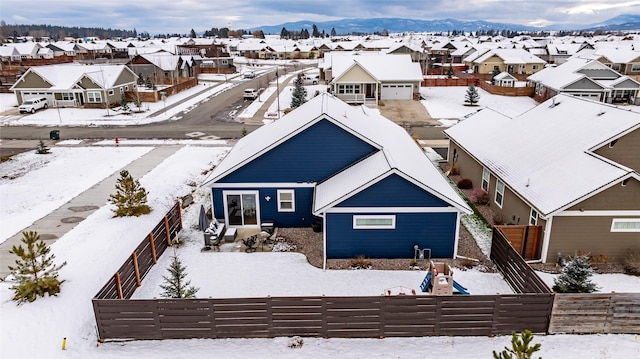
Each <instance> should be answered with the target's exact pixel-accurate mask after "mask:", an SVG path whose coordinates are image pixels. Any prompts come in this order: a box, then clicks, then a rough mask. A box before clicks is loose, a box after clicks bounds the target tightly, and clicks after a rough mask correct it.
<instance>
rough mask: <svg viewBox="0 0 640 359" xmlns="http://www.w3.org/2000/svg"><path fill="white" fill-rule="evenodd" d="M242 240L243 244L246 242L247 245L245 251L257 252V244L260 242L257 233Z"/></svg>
mask: <svg viewBox="0 0 640 359" xmlns="http://www.w3.org/2000/svg"><path fill="white" fill-rule="evenodd" d="M241 240H242V244H244V246H245V247H246V248H245V249H244V251H245V252H247V253H252V252H255V251H256V250H257V248H256V245H257V244H258V236H257V235H253V236H250V237H249V238H247V239H241Z"/></svg>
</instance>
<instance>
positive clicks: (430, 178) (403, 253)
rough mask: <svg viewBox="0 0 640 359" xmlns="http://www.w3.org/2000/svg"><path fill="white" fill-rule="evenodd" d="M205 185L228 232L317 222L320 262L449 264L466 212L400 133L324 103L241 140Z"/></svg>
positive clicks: (322, 98)
mask: <svg viewBox="0 0 640 359" xmlns="http://www.w3.org/2000/svg"><path fill="white" fill-rule="evenodd" d="M205 185H207V186H210V187H211V194H212V208H213V215H214V217H216V218H217V219H218V220H220V221H224V222H225V223H226V225H227V226H229V227H256V228H259V227H260V226H261V224H263V223H265V222H271V223H274V224H275V226H276V227H310V226H312V223H314V222H317V221H322V223H323V227H322V228H323V238H324V248H325V260H326V259H327V258H351V257H355V256H358V255H364V256H367V257H370V258H412V257H413V256H414V253H415V252H414V245H417V246H418V247H419V248H421V249H422V248H430V249H431V255H432V256H433V257H438V258H452V257H454V256H455V255H456V251H457V242H458V230H459V225H460V214H461V213H469V212H470V209H469V207H468V206H467V204H466V203H465V202H464V200H462V199H461V198H460V197H459V196H458V194H457V192H456V191H455V190H454V189H453V188H452V187H451V185H450V184H449V182H448V181H447V179H446V178H445V177H444V176H443V175H442V173H441V172H440V171H439V170H438V169H437V168H436V167H435V166H434V164H433V163H431V161H430V160H429V159H428V158H427V156H426V155H425V154H424V152H423V151H422V149H421V148H420V147H419V146H418V145H417V144H416V143H415V141H414V140H413V139H412V138H411V136H409V135H408V134H407V132H406V131H404V130H403V129H402V128H401V127H399V126H398V125H396V124H394V123H393V122H391V121H389V120H388V119H386V118H384V117H382V116H381V115H380V114H378V113H376V112H374V111H370V110H368V109H367V108H366V107H360V106H358V107H354V106H349V105H347V104H345V103H344V102H342V101H340V100H339V99H338V98H336V97H334V96H332V95H330V94H327V93H324V94H322V95H319V96H316V97H314V98H313V99H311V100H309V101H308V102H307V103H305V104H304V105H302V106H300V107H299V108H297V109H295V110H293V111H292V112H290V113H289V114H287V115H286V116H284V117H283V118H281V119H280V120H277V121H275V122H274V123H272V124H269V125H265V126H263V127H261V128H259V129H257V130H255V131H253V132H251V133H250V134H248V135H247V136H245V137H243V138H242V139H241V140H239V141H238V143H237V144H236V145H235V146H234V147H233V148H232V149H231V151H230V152H229V153H228V154H227V156H226V157H225V158H224V159H223V160H222V161H221V162H220V163H219V164H218V166H216V167H215V169H214V170H213V171H212V172H211V174H210V175H209V177H208V178H207V180H206V181H205ZM325 264H326V262H325Z"/></svg>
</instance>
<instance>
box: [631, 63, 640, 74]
mask: <svg viewBox="0 0 640 359" xmlns="http://www.w3.org/2000/svg"><path fill="white" fill-rule="evenodd" d="M631 71H633V72H637V71H640V64H633V65H631Z"/></svg>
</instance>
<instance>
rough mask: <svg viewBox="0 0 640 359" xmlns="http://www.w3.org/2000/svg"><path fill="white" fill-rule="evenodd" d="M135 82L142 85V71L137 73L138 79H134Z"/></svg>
mask: <svg viewBox="0 0 640 359" xmlns="http://www.w3.org/2000/svg"><path fill="white" fill-rule="evenodd" d="M136 83H137V84H138V85H144V75H143V74H142V72H141V73H140V74H138V80H137V81H136Z"/></svg>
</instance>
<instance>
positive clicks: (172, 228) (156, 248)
mask: <svg viewBox="0 0 640 359" xmlns="http://www.w3.org/2000/svg"><path fill="white" fill-rule="evenodd" d="M181 229H182V213H181V212H180V203H178V202H176V204H175V205H174V206H173V207H172V208H171V209H170V210H169V212H167V214H166V215H165V216H164V218H163V219H162V220H161V221H160V222H159V223H158V225H156V226H155V228H153V230H152V231H151V233H149V235H147V237H145V239H144V240H143V241H142V242H141V243H140V244H139V245H138V247H137V248H136V249H135V250H134V251H133V253H132V254H131V256H130V257H129V258H127V260H126V261H125V262H124V263H123V264H122V266H121V267H120V269H118V271H117V272H116V273H115V274H114V275H113V277H111V279H109V281H108V282H107V284H105V285H104V287H102V289H100V291H99V292H98V294H96V296H95V298H94V302H95V299H125V298H126V299H128V298H131V296H132V295H133V292H134V291H135V290H136V288H137V287H139V286H140V285H141V283H142V279H143V278H144V277H145V276H146V275H147V273H148V272H149V270H151V267H153V265H154V264H156V262H157V260H158V258H159V257H160V256H161V255H162V253H164V251H165V250H166V249H167V247H169V246H171V240H172V239H173V238H175V236H176V234H177V233H178V232H179V231H180V230H181Z"/></svg>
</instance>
